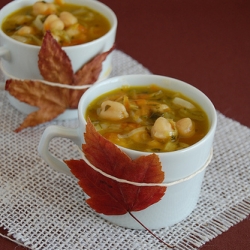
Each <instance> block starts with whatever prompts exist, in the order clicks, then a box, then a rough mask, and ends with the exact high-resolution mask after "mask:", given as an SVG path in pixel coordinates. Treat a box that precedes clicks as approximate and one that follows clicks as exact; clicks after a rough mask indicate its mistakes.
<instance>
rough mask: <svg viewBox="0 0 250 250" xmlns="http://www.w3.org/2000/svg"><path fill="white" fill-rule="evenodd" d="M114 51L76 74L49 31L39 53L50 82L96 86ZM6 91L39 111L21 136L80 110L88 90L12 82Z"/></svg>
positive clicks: (29, 116)
mask: <svg viewBox="0 0 250 250" xmlns="http://www.w3.org/2000/svg"><path fill="white" fill-rule="evenodd" d="M112 50H113V48H112V49H110V50H109V51H107V52H104V53H102V54H100V55H97V56H96V59H95V58H94V59H92V60H91V61H90V62H88V63H86V64H85V65H83V66H82V68H80V69H79V70H78V72H77V73H75V74H74V73H73V70H72V65H71V62H70V59H69V57H68V56H67V54H66V53H65V52H64V50H63V49H62V48H61V47H60V45H59V44H58V43H57V41H56V40H55V39H54V38H53V37H52V35H51V34H50V32H49V31H47V33H46V34H45V36H44V38H43V43H42V46H41V49H40V51H39V60H38V67H39V70H40V73H41V75H42V76H43V78H44V79H45V80H47V81H50V82H56V83H61V84H67V85H74V84H77V85H78V86H79V85H84V84H93V83H94V82H96V80H97V79H98V77H99V74H100V72H101V69H102V62H103V61H104V60H105V59H106V57H107V55H108V54H109V53H111V51H112ZM85 74H86V75H85ZM75 75H76V76H75ZM81 78H83V79H81ZM5 90H7V91H9V93H10V94H11V95H12V96H13V97H15V98H17V99H18V100H19V101H21V102H25V103H27V104H30V105H32V106H36V107H38V111H35V112H33V113H31V114H29V115H28V116H27V117H26V118H25V120H24V122H23V123H22V124H21V125H20V126H19V128H17V129H16V130H15V132H20V131H21V130H22V129H24V128H27V127H33V126H36V125H39V124H41V123H44V122H48V121H51V120H53V119H54V118H56V117H57V116H58V115H60V114H62V113H63V112H64V111H65V110H66V109H75V108H77V105H78V102H79V100H80V97H81V96H82V94H83V93H84V92H85V90H86V89H83V90H71V89H68V88H60V87H55V86H51V85H46V84H44V83H42V82H41V81H36V80H35V81H33V80H15V79H9V80H7V81H6V86H5Z"/></svg>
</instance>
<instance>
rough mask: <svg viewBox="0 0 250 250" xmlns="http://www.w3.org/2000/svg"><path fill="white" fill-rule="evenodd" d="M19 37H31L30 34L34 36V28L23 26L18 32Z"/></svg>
mask: <svg viewBox="0 0 250 250" xmlns="http://www.w3.org/2000/svg"><path fill="white" fill-rule="evenodd" d="M16 34H17V35H20V36H25V35H29V34H34V28H32V27H29V26H23V27H21V28H20V29H19V30H18V31H17V32H16Z"/></svg>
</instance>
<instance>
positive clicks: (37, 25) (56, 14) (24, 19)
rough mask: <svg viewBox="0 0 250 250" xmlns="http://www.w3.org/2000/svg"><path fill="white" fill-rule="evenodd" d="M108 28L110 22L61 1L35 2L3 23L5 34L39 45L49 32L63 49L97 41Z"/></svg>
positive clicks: (90, 10) (91, 12)
mask: <svg viewBox="0 0 250 250" xmlns="http://www.w3.org/2000/svg"><path fill="white" fill-rule="evenodd" d="M109 29H110V23H109V21H108V20H107V18H106V17H104V16H103V15H101V14H100V13H98V12H96V11H94V10H92V9H89V8H87V7H85V6H78V5H74V4H67V3H64V2H63V1H62V0H56V1H55V2H54V3H47V2H46V1H38V2H35V3H34V4H33V5H32V6H27V7H24V8H22V9H20V10H17V11H16V12H14V13H12V14H11V15H9V16H7V17H6V19H5V20H4V22H3V24H2V30H3V32H4V33H5V34H6V35H8V36H10V37H12V38H13V39H15V40H18V41H20V42H23V43H27V44H32V45H38V46H40V45H41V44H42V39H43V36H44V34H45V32H46V31H47V30H50V31H51V33H52V35H53V37H54V38H55V39H56V40H57V41H58V42H59V43H60V45H61V46H72V45H78V44H83V43H87V42H90V41H93V40H95V39H98V38H100V37H101V36H103V35H104V34H106V33H107V32H108V31H109Z"/></svg>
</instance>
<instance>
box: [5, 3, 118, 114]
mask: <svg viewBox="0 0 250 250" xmlns="http://www.w3.org/2000/svg"><path fill="white" fill-rule="evenodd" d="M36 1H37V0H22V1H12V2H10V3H9V4H7V5H5V6H4V7H3V8H2V9H1V10H0V25H2V22H3V21H4V19H5V18H6V17H7V16H8V15H9V14H11V13H13V12H14V11H16V10H18V9H20V8H23V7H25V6H29V5H32V4H33V3H34V2H36ZM47 2H53V1H52V0H48V1H47ZM67 2H69V3H72V4H77V5H83V6H87V7H89V8H91V9H93V10H96V11H98V12H99V13H102V14H103V15H104V16H105V17H106V18H107V19H108V20H109V22H110V24H111V29H110V30H109V31H108V32H107V33H106V34H105V35H104V36H102V37H100V38H99V39H96V40H94V41H91V42H88V43H85V44H80V45H75V46H69V47H63V50H64V51H65V52H66V54H67V55H68V57H69V58H70V60H71V63H72V67H73V71H74V72H76V71H77V70H78V69H79V68H81V66H83V65H84V64H85V63H87V62H88V61H89V60H91V59H92V58H93V57H95V56H96V55H98V54H99V53H102V52H105V51H108V50H109V49H110V48H111V47H112V46H113V45H114V43H115V36H116V29H117V18H116V15H115V13H114V12H113V11H112V10H111V9H110V8H109V7H108V6H106V5H104V4H103V3H101V2H99V1H93V0H70V1H67ZM0 45H1V46H0V56H1V59H2V60H1V66H2V69H3V72H4V73H6V74H5V77H6V79H8V78H10V75H11V76H13V77H15V78H18V79H43V78H42V76H41V74H40V72H39V69H38V53H39V51H40V46H35V45H29V44H25V43H21V42H19V41H16V40H14V39H12V38H10V37H9V36H7V35H6V34H5V33H4V32H3V31H2V29H0ZM111 68H112V65H111V54H110V55H109V56H108V57H107V58H106V60H105V61H104V62H103V68H102V72H101V73H100V76H99V80H103V79H105V78H107V77H108V75H109V74H110V72H111ZM0 87H1V88H2V89H3V88H4V84H2V86H0ZM10 102H11V104H12V105H13V106H14V107H15V108H17V109H18V110H19V111H21V112H22V113H25V114H29V113H31V112H33V111H34V110H35V108H34V107H32V106H29V105H27V104H24V103H21V102H19V101H18V100H16V99H14V98H10ZM75 113H76V114H77V112H75ZM68 114H69V112H68ZM74 116H75V115H73V117H69V116H68V115H66V116H61V118H62V119H64V118H74Z"/></svg>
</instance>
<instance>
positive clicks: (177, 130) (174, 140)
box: [85, 84, 209, 152]
mask: <svg viewBox="0 0 250 250" xmlns="http://www.w3.org/2000/svg"><path fill="white" fill-rule="evenodd" d="M88 117H89V118H90V120H91V122H92V123H93V124H94V126H95V128H96V130H97V131H98V132H99V133H100V134H101V135H103V136H104V137H105V138H106V139H108V140H109V141H111V142H113V143H114V144H116V145H119V146H122V147H125V148H129V149H133V150H138V151H145V152H170V151H176V150H180V149H183V148H186V147H189V146H191V145H193V144H195V143H196V142H198V141H199V140H201V139H202V138H203V137H204V136H205V135H206V134H207V132H208V129H209V121H208V117H207V115H206V113H205V112H204V111H203V110H202V108H201V107H200V106H199V105H198V104H196V103H194V102H193V101H192V100H190V99H188V98H187V97H185V96H184V95H182V94H181V93H176V92H173V91H170V90H167V89H162V88H160V87H158V86H156V85H153V84H152V85H150V86H145V87H129V86H123V87H122V88H121V89H117V90H114V91H111V92H108V93H105V94H103V95H102V96H100V97H98V98H97V99H95V100H94V101H93V102H92V103H91V104H90V105H89V107H88V108H87V110H86V114H85V118H86V119H87V118H88Z"/></svg>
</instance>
